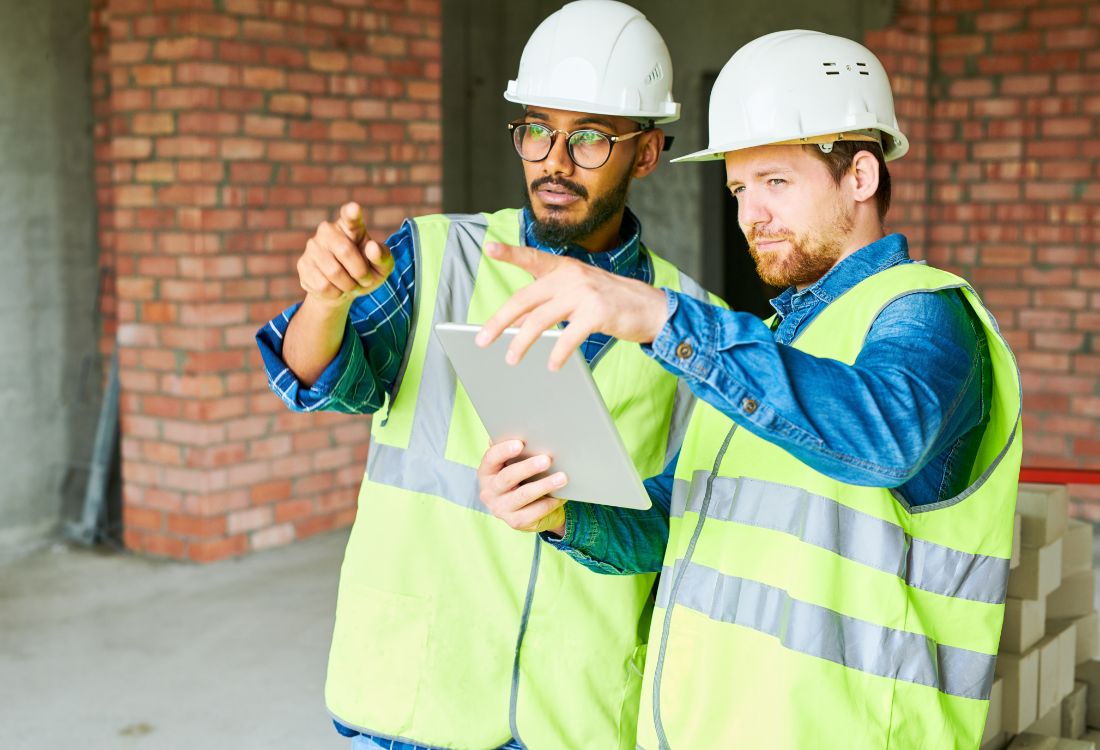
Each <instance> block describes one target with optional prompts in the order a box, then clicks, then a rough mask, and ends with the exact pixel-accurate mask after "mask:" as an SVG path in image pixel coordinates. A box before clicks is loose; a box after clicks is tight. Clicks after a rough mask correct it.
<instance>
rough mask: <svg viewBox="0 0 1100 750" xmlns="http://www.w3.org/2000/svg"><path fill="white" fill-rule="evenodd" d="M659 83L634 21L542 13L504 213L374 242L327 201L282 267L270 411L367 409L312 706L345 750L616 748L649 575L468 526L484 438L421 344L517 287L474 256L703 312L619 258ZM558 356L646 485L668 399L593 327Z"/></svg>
mask: <svg viewBox="0 0 1100 750" xmlns="http://www.w3.org/2000/svg"><path fill="white" fill-rule="evenodd" d="M671 85H672V66H671V61H670V59H669V55H668V51H667V49H666V48H665V45H664V42H663V40H662V39H661V37H660V35H659V34H658V33H657V31H656V29H654V28H653V26H652V25H651V24H650V23H649V22H648V21H646V19H645V17H644V16H643V15H642V14H640V13H638V12H637V11H636V10H634V9H633V8H631V7H630V6H627V5H624V4H622V3H618V2H613V1H612V0H581V1H580V2H574V3H570V4H569V5H566V6H565V7H564V8H562V9H560V10H559V11H557V12H556V13H554V14H553V15H551V16H550V17H549V18H547V19H546V20H545V21H544V22H543V23H542V24H541V25H540V26H539V28H538V29H537V30H536V31H535V32H534V34H533V35H532V37H531V39H530V40H529V41H528V43H527V45H526V47H525V49H524V52H523V57H522V60H521V62H520V71H519V75H518V76H517V78H516V80H514V81H511V82H510V84H509V86H508V90H507V91H506V93H505V97H506V98H507V99H508V100H509V101H513V102H516V103H519V104H522V105H523V106H524V112H523V117H522V118H520V119H518V120H516V121H515V122H512V123H510V124H508V129H509V130H510V131H511V132H510V135H511V137H512V139H513V143H514V145H515V148H516V152H517V153H518V155H519V156H520V157H521V159H522V162H521V163H522V165H523V170H524V178H525V184H526V186H527V190H526V191H525V196H524V197H525V201H526V206H525V207H524V208H523V209H519V210H517V209H506V210H503V211H497V212H495V213H485V214H475V215H463V216H427V217H418V218H415V219H411V220H408V221H406V222H405V223H404V225H403V226H402V227H401V228H400V229H399V230H398V231H397V232H396V233H395V234H394V235H392V236H391V237H390V238H389V239H388V240H387V242H386V243H385V244H384V245H383V244H380V243H378V242H375V241H374V240H372V239H371V238H370V236H369V235H368V234H367V232H366V229H365V228H364V223H363V218H362V214H361V212H360V209H359V207H358V206H356V205H355V204H348V205H346V206H344V207H343V208H342V209H341V210H340V215H339V217H338V218H337V220H336V221H334V222H331V223H329V222H326V223H323V224H322V225H321V226H320V227H319V228H318V230H317V232H316V234H315V235H314V237H313V238H312V239H310V240H309V242H308V243H307V245H306V249H305V252H304V253H303V254H302V256H301V259H300V260H299V262H298V273H299V277H300V280H301V285H302V288H303V289H304V290H305V292H306V296H305V300H304V301H303V302H302V303H301V304H300V305H296V306H295V307H292V308H290V309H289V310H287V311H286V312H285V313H283V314H282V315H280V316H278V317H276V318H275V319H274V320H272V321H271V322H270V323H269V324H268V325H266V326H265V327H264V328H262V329H261V330H260V331H259V332H258V334H257V340H258V342H259V345H260V349H261V352H262V354H263V356H264V361H265V365H266V367H267V371H268V374H269V378H270V381H271V387H272V388H273V389H274V390H275V391H276V392H277V393H278V394H279V395H280V396H281V397H282V399H283V400H284V401H285V402H286V403H287V405H288V406H289V407H290V408H291V409H293V410H296V411H313V410H318V409H326V410H332V411H342V412H349V413H358V414H368V413H375V412H382V413H381V414H378V415H377V416H376V417H375V418H374V420H373V421H372V430H371V433H372V434H371V448H370V458H369V461H368V466H367V473H366V478H365V480H364V482H363V486H362V490H361V492H360V496H359V509H358V515H357V518H356V522H355V525H354V527H353V529H352V532H351V537H350V539H349V542H348V547H347V552H346V556H345V560H344V565H343V570H342V573H341V581H340V591H339V598H338V603H337V612H336V624H335V630H334V634H333V644H332V650H331V654H330V658H329V670H328V680H327V685H326V696H325V697H326V703H327V705H328V709H329V711H330V713H331V714H332V716H333V718H334V720H335V722H336V725H337V729H338V730H339V731H340V732H341V733H342V734H344V735H346V736H351V737H354V739H353V745H354V746H355V747H357V748H377V747H385V748H409V747H412V748H418V747H433V748H455V749H457V748H468V749H470V750H490V749H491V748H502V747H504V748H516V747H532V748H538V749H539V750H544V749H547V748H549V749H550V750H553V749H554V748H562V749H566V748H600V750H604V749H605V748H622V749H623V750H633V748H634V747H635V729H636V722H637V714H638V701H639V690H640V683H641V673H642V668H643V666H644V659H645V653H646V642H645V638H646V633H647V631H648V621H649V613H650V611H651V609H652V589H653V583H654V576H652V575H649V576H638V577H631V578H627V577H614V576H601V575H597V574H595V573H593V572H591V571H589V570H587V569H585V568H582V567H581V566H578V565H575V564H572V563H571V562H570V561H568V559H567V558H566V557H565V556H563V555H557V554H549V555H548V554H543V553H544V545H545V543H544V542H543V541H541V540H540V539H539V538H538V537H524V536H522V535H518V534H514V533H513V532H512V531H511V530H510V529H507V528H505V527H504V526H503V525H501V524H499V523H498V522H496V521H495V519H493V518H492V517H491V516H490V515H489V514H488V513H487V512H486V511H485V508H484V506H483V505H482V504H481V502H480V499H479V490H478V482H477V477H476V468H477V466H478V463H479V461H480V459H481V455H482V453H483V451H484V448H485V446H486V445H487V444H488V436H487V434H486V433H485V430H484V427H483V426H482V425H481V423H480V421H479V420H478V419H477V416H476V414H475V413H474V412H473V410H472V407H471V406H470V403H469V401H468V399H467V398H466V396H465V393H464V392H463V391H462V390H461V389H460V388H458V386H457V383H456V382H455V378H454V374H453V372H452V371H451V369H450V367H449V365H448V363H447V361H446V358H445V357H444V355H443V352H442V350H441V349H440V347H439V345H438V344H437V342H436V341H435V338H434V336H432V329H433V325H434V323H437V322H441V321H458V322H467V323H482V322H484V321H485V320H486V319H487V317H488V316H489V315H490V314H491V313H492V311H494V310H495V309H496V308H497V307H499V305H500V304H502V303H503V302H504V300H506V299H508V298H509V297H510V296H511V295H512V294H513V293H514V292H515V291H516V290H518V289H520V288H522V287H523V286H525V285H527V284H529V283H530V282H531V276H530V275H528V274H526V273H524V272H522V271H519V270H517V269H515V268H514V267H512V266H509V265H507V264H503V263H498V262H496V261H493V260H492V259H490V258H488V257H486V256H485V255H484V254H483V248H484V246H485V245H486V244H487V243H489V242H505V243H509V244H517V243H520V242H521V240H522V244H527V245H531V246H533V247H537V248H539V250H540V251H542V252H545V253H547V254H548V255H551V254H552V255H559V256H570V257H573V258H576V259H577V260H578V261H580V262H582V263H584V264H587V265H591V266H596V267H599V268H602V269H605V270H607V271H610V272H612V273H614V274H617V275H619V276H621V277H624V278H627V279H630V280H631V283H633V284H635V285H637V287H638V288H642V289H646V288H650V287H651V286H656V287H665V288H670V289H675V290H677V291H682V292H685V293H688V294H690V295H693V296H695V297H703V296H704V293H703V292H702V290H701V289H700V288H699V287H698V285H697V284H695V283H694V282H692V281H691V280H690V279H688V278H686V277H685V276H683V275H682V274H680V273H679V272H678V271H677V270H676V269H675V268H674V267H673V266H671V265H670V264H669V263H667V262H666V261H663V260H661V259H660V258H659V257H658V256H656V255H655V254H654V253H652V252H651V251H650V250H649V249H648V248H647V247H645V246H644V245H643V244H642V243H641V225H640V223H639V221H638V219H637V217H635V216H634V215H633V214H632V213H631V212H630V210H629V209H628V208H626V197H627V192H628V190H629V187H630V183H631V181H632V180H633V179H635V178H643V177H646V176H647V175H649V174H650V173H651V172H652V171H653V170H654V169H656V167H657V165H658V161H659V157H660V154H661V152H662V150H663V148H664V144H665V142H666V139H665V136H664V134H663V133H662V131H661V130H660V128H659V127H658V125H659V124H661V123H666V122H672V121H674V120H676V119H677V118H678V116H679V105H678V104H677V103H675V102H674V101H673V100H672V93H671ZM502 135H503V133H502ZM582 348H583V353H584V356H585V358H586V360H587V361H588V362H589V363H590V365H591V366H592V367H593V368H595V369H594V373H595V375H596V380H597V382H598V384H599V387H600V389H601V391H602V393H603V395H604V398H605V400H606V402H607V404H608V406H609V408H610V411H611V413H612V414H613V416H614V419H615V421H616V423H617V425H618V427H619V430H620V432H621V433H622V435H623V439H624V442H625V443H626V445H627V448H628V450H629V451H630V453H631V455H632V457H633V458H634V460H635V463H636V465H637V467H638V470H639V472H642V473H643V474H644V475H646V476H648V475H650V474H654V473H657V472H658V471H659V470H660V469H661V467H662V466H663V465H664V464H665V462H666V461H667V460H668V459H669V458H670V457H671V456H672V455H674V454H675V452H676V451H677V450H678V448H679V444H680V440H681V434H682V431H683V429H684V427H685V425H686V420H687V416H688V414H689V412H690V408H691V405H692V397H691V395H690V392H689V391H688V389H687V388H686V387H681V386H678V383H677V380H676V378H675V377H674V376H672V375H671V374H670V373H667V372H665V371H664V370H663V369H662V368H661V367H660V366H659V365H657V364H656V363H654V362H653V361H652V360H651V359H649V358H648V357H646V356H645V355H644V354H643V353H642V352H641V350H640V348H639V347H638V346H637V345H635V344H625V343H617V342H616V341H615V340H614V339H612V338H610V337H608V336H606V335H603V334H599V333H595V334H592V335H591V336H588V337H586V340H585V341H584V342H583V346H582ZM597 363H598V367H597ZM555 476H556V475H555ZM551 481H553V478H551Z"/></svg>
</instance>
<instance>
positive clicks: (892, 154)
mask: <svg viewBox="0 0 1100 750" xmlns="http://www.w3.org/2000/svg"><path fill="white" fill-rule="evenodd" d="M873 129H875V130H881V131H882V132H883V134H884V138H885V139H886V140H892V142H893V143H892V145H891V146H890V147H889V148H887V147H886V144H885V143H884V144H883V145H884V148H883V159H884V160H885V161H893V160H894V159H900V158H901V157H903V156H905V154H906V152H908V151H909V139H908V138H906V137H905V135H904V134H903V133H902V132H901V131H900V130H898V129H896V128H892V127H888V126H885V125H881V124H877V125H875V126H874V128H873ZM821 135H825V133H812V134H811V133H797V134H793V135H790V136H789V137H786V138H783V137H779V138H753V139H749V140H746V141H739V142H734V143H728V144H724V145H722V146H712V147H710V148H705V149H703V150H702V151H695V152H692V153H690V154H686V155H684V156H678V157H676V158H675V159H672V160H671V161H672V163H673V164H676V163H679V162H689V161H717V160H718V159H722V158H724V157H725V155H726V154H728V153H729V152H730V151H744V150H745V149H749V148H756V147H757V146H771V145H774V144H777V143H787V142H789V141H792V140H795V139H798V138H815V137H817V136H821Z"/></svg>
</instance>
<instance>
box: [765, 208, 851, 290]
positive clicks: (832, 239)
mask: <svg viewBox="0 0 1100 750" xmlns="http://www.w3.org/2000/svg"><path fill="white" fill-rule="evenodd" d="M822 226H823V227H824V228H823V229H821V230H819V231H812V232H805V233H803V234H795V233H794V232H788V231H783V230H780V231H778V232H767V233H765V232H761V231H757V230H756V229H755V228H753V229H751V230H750V231H748V232H746V233H745V239H746V240H748V243H749V254H750V255H752V259H753V261H755V262H756V272H757V273H758V274H759V275H760V278H761V279H763V281H764V283H766V284H769V285H771V286H774V287H779V288H780V289H784V288H786V287H789V286H794V287H805V286H808V285H810V284H813V283H814V282H815V281H817V280H818V279H820V278H821V277H822V276H824V275H825V274H827V273H828V272H829V270H830V269H831V268H832V267H833V266H835V265H836V262H837V260H838V259H839V258H840V256H841V254H842V253H843V252H844V245H845V241H846V239H847V236H848V234H849V233H850V232H851V231H852V227H853V226H855V217H854V216H853V213H852V212H851V211H850V210H845V208H844V206H843V205H842V204H841V203H840V202H839V201H838V202H837V203H835V204H834V211H833V215H832V216H831V217H830V218H829V220H828V221H825V222H823V223H822ZM774 240H786V241H787V243H788V244H789V245H790V249H789V250H787V251H785V252H781V251H769V250H759V249H757V247H756V245H757V243H758V242H770V241H774Z"/></svg>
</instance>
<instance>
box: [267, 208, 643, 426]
mask: <svg viewBox="0 0 1100 750" xmlns="http://www.w3.org/2000/svg"><path fill="white" fill-rule="evenodd" d="M641 234H642V230H641V224H640V223H639V222H638V219H637V217H636V216H634V214H633V213H632V212H631V211H630V209H627V210H626V212H625V213H624V214H623V223H622V229H621V237H622V244H620V245H619V246H618V247H616V248H615V249H613V250H610V251H608V252H603V253H589V252H587V251H586V250H584V249H583V248H581V247H579V246H577V245H570V246H568V247H558V248H554V247H547V246H544V245H540V244H538V243H537V242H536V241H535V238H534V236H533V232H532V231H531V221H530V214H529V213H528V211H527V210H526V209H525V210H524V211H523V213H522V219H521V235H522V236H523V237H524V238H525V241H526V243H527V244H528V245H530V246H531V247H535V248H538V249H539V250H543V251H545V252H548V253H552V254H554V255H565V256H569V257H571V258H576V259H578V260H580V261H582V262H585V263H589V264H591V265H593V266H596V267H598V268H602V269H604V270H606V271H610V272H612V273H615V274H618V275H620V276H626V277H628V278H632V279H637V280H639V281H644V282H645V283H647V284H649V283H651V281H652V278H653V266H652V264H651V263H650V262H649V260H648V258H646V256H644V255H643V253H642V252H641ZM386 245H387V246H388V247H389V248H390V252H391V253H392V254H393V260H394V268H393V273H391V274H390V275H389V277H388V278H387V279H386V282H385V283H384V284H383V285H382V286H380V287H379V288H378V289H376V290H375V291H373V292H372V293H370V294H368V295H364V296H362V297H358V298H356V299H355V300H354V301H353V302H352V303H351V309H350V311H349V314H348V319H349V322H350V323H351V325H349V326H347V327H346V328H345V330H344V340H343V343H342V344H341V345H340V351H339V352H338V353H337V355H336V357H335V359H333V360H332V362H331V363H330V364H329V366H328V367H327V368H325V371H324V372H323V373H321V376H320V377H319V378H317V381H316V382H315V383H314V384H313V386H312V387H310V388H306V387H303V385H302V384H301V382H299V380H298V378H297V377H295V375H294V373H293V372H291V370H290V368H289V367H287V365H286V362H284V361H283V356H282V353H283V336H285V335H286V329H287V326H289V325H290V319H291V318H292V317H293V316H294V313H295V312H296V311H297V310H298V307H299V306H300V303H299V304H296V305H293V306H292V307H290V308H288V309H287V310H285V311H284V312H283V313H281V314H280V315H277V316H275V317H274V318H273V319H272V320H270V321H268V323H267V324H266V325H264V326H263V328H261V329H260V330H259V331H257V332H256V343H257V344H258V345H259V348H260V354H261V355H262V356H263V360H264V368H265V369H266V371H267V379H268V384H269V385H270V386H271V389H272V390H273V391H275V393H277V394H278V395H279V398H281V399H282V400H283V403H285V404H286V405H287V406H288V407H289V408H290V409H291V410H293V411H300V412H308V411H338V412H344V413H346V414H372V413H374V412H376V411H378V410H379V409H381V408H382V406H383V405H384V404H385V397H386V394H390V395H391V396H392V395H393V394H392V390H393V385H394V381H395V380H396V378H397V372H398V370H399V369H400V367H401V361H402V359H403V358H404V356H405V346H406V345H407V343H408V340H409V333H410V331H411V329H412V319H413V300H414V299H415V295H414V294H413V286H414V284H415V283H416V272H415V268H414V262H415V253H414V252H413V228H412V222H411V221H409V220H406V221H405V223H404V224H402V225H401V228H400V229H398V230H397V231H396V232H394V233H393V234H392V235H390V238H389V239H388V240H387V241H386ZM610 341H611V338H610V337H609V336H607V335H605V334H602V333H594V334H592V335H591V336H589V337H588V339H587V340H586V341H585V342H584V345H583V346H582V347H581V352H582V353H583V354H584V357H585V359H586V360H587V361H588V362H590V363H591V362H592V361H593V360H594V359H595V358H596V356H597V355H598V354H599V353H600V352H601V351H603V349H604V347H606V346H607V345H608V343H609V342H610Z"/></svg>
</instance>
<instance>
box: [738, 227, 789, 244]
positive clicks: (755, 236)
mask: <svg viewBox="0 0 1100 750" xmlns="http://www.w3.org/2000/svg"><path fill="white" fill-rule="evenodd" d="M745 239H746V240H748V243H749V244H750V245H755V244H757V243H759V242H775V241H776V240H789V239H791V233H790V232H775V233H767V232H758V231H756V230H755V229H753V230H750V231H749V232H748V234H746V235H745Z"/></svg>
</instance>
